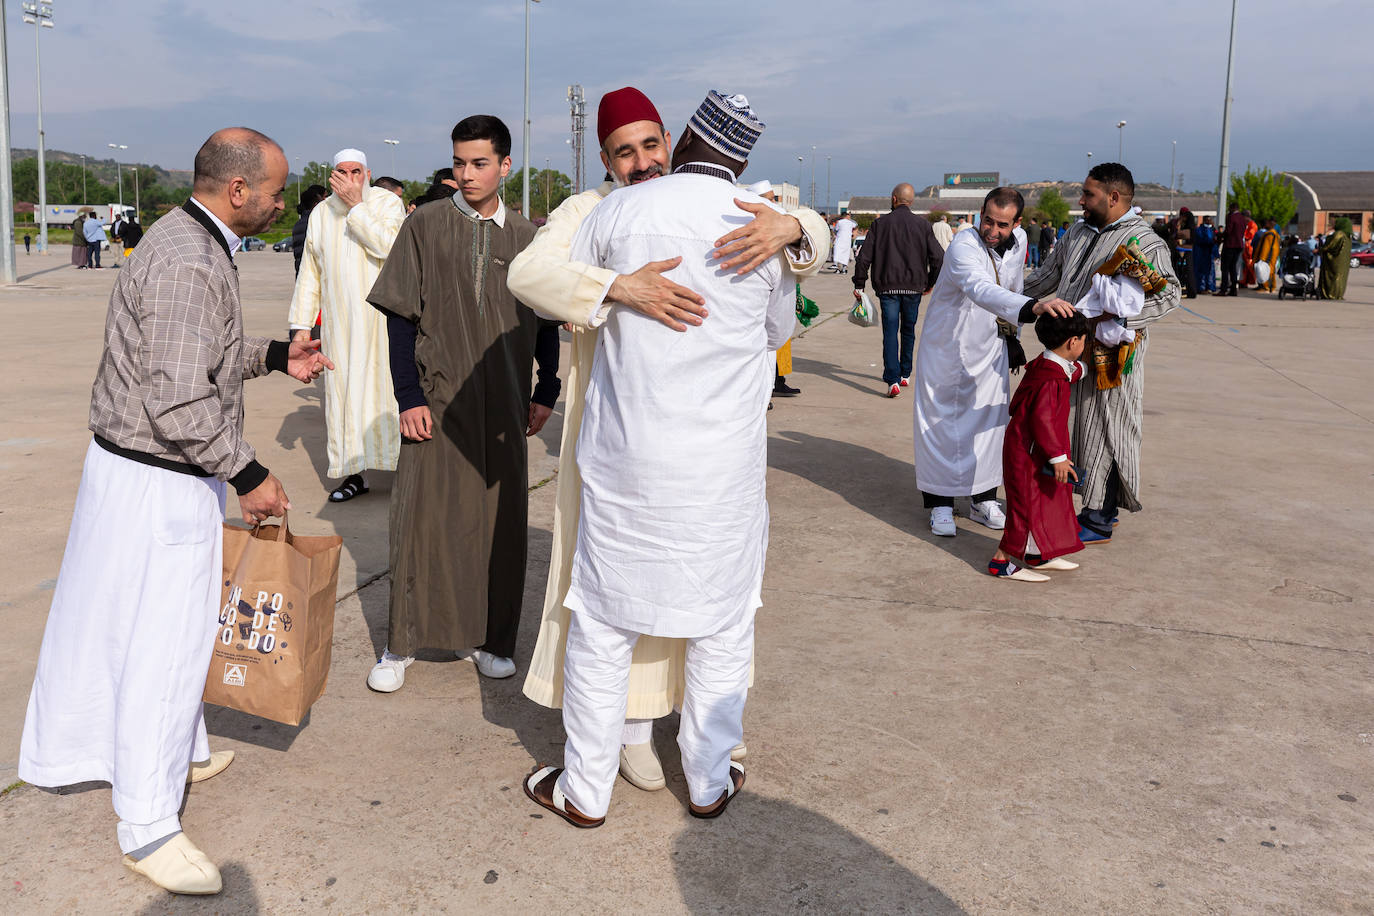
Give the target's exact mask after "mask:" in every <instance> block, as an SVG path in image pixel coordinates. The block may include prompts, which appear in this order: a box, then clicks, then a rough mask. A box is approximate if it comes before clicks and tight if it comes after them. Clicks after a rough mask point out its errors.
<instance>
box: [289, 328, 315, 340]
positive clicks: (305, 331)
mask: <svg viewBox="0 0 1374 916" xmlns="http://www.w3.org/2000/svg"><path fill="white" fill-rule="evenodd" d="M309 339H310V329H309V328H297V329H296V330H294V331H292V332H291V342H292V343H295V342H296V341H298V340H309Z"/></svg>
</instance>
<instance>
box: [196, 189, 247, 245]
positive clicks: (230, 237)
mask: <svg viewBox="0 0 1374 916" xmlns="http://www.w3.org/2000/svg"><path fill="white" fill-rule="evenodd" d="M191 203H193V204H195V205H196V206H197V207H200V209H201V210H202V211H203V212H204V213H205V215H206V216H208V217H210V220H211V222H213V223H214V224H215V228H216V229H218V230H219V231H220V234H221V235H223V236H224V243H225V244H226V245H228V246H229V256H230V257H231V258H232V257H233V256H234V254H236V253H237V252H238V250H239V246H240V245H242V244H243V239H241V238H239V237H238V236H237V235H234V230H232V229H230V228H229V227H228V226H226V225H224V221H223V220H221V219H220V218H219V217H218V216H216V215H215V214H214V213H211V212H210V208H209V207H207V206H205V204H203V203H201V202H200V201H198V200H196V199H195V197H194V196H193V197H192V198H191Z"/></svg>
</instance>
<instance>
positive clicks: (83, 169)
mask: <svg viewBox="0 0 1374 916" xmlns="http://www.w3.org/2000/svg"><path fill="white" fill-rule="evenodd" d="M81 206H83V207H84V206H86V154H85V153H82V154H81Z"/></svg>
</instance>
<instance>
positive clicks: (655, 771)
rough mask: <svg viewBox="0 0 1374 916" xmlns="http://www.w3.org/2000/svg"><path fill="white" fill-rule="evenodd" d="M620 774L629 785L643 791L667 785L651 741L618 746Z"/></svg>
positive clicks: (650, 790) (655, 789)
mask: <svg viewBox="0 0 1374 916" xmlns="http://www.w3.org/2000/svg"><path fill="white" fill-rule="evenodd" d="M620 775H621V776H624V777H625V781H626V782H628V783H629V784H630V785H632V786H634V787H636V788H638V789H643V790H644V791H645V792H655V791H657V790H659V789H662V788H663V787H664V786H666V785H668V781H667V780H666V779H664V778H663V764H662V763H660V762H659V759H658V752H657V751H655V750H654V743H653V742H652V741H645V742H644V743H643V744H622V745H621V746H620Z"/></svg>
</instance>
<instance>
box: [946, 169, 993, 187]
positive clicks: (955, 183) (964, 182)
mask: <svg viewBox="0 0 1374 916" xmlns="http://www.w3.org/2000/svg"><path fill="white" fill-rule="evenodd" d="M1001 177H1002V176H1001V174H1000V173H998V172H946V173H945V183H944V184H945V187H947V188H975V189H976V188H982V189H983V190H985V191H991V190H992V189H993V188H995V187H997V186H998V184H1000V179H1001Z"/></svg>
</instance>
